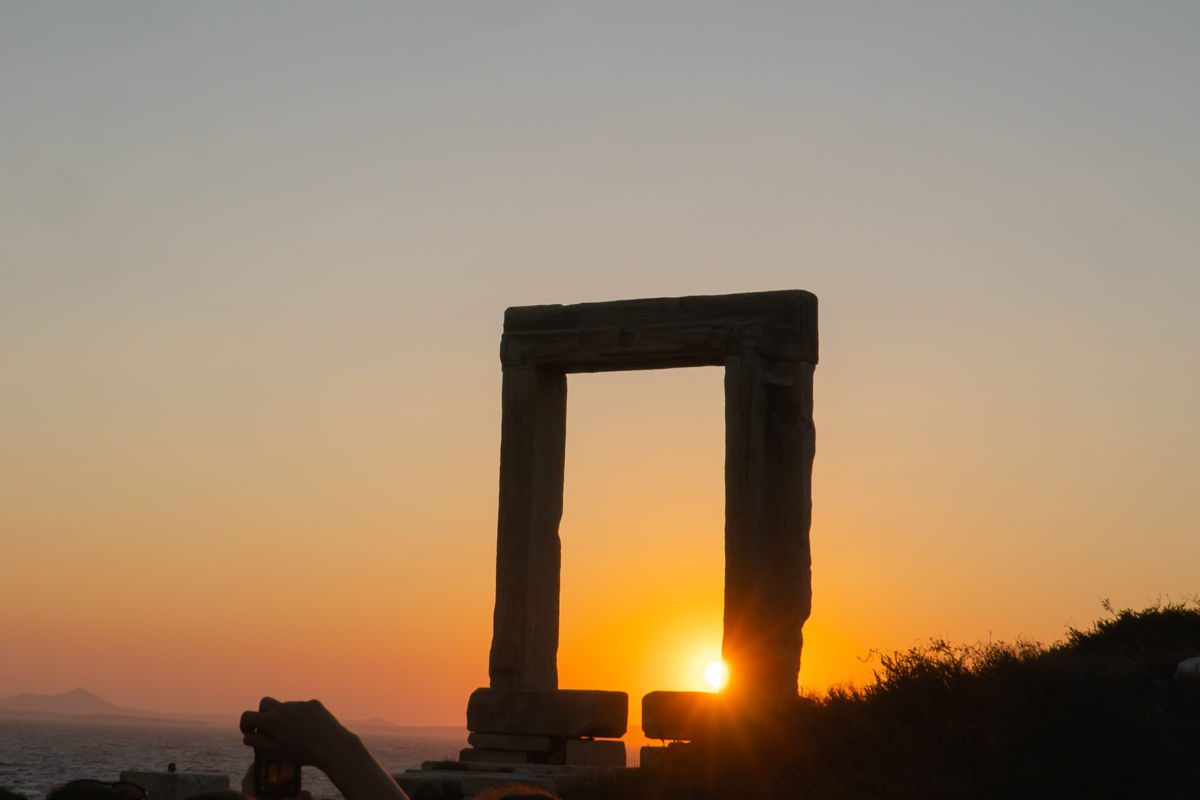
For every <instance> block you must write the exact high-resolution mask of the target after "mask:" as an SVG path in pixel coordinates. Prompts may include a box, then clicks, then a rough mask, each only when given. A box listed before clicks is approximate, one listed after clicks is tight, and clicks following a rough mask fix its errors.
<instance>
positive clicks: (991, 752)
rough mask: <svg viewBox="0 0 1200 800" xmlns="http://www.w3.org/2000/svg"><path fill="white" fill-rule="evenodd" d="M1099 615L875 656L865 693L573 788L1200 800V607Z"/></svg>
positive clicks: (634, 797) (852, 692)
mask: <svg viewBox="0 0 1200 800" xmlns="http://www.w3.org/2000/svg"><path fill="white" fill-rule="evenodd" d="M1107 611H1108V615H1107V616H1106V617H1105V618H1103V619H1101V620H1099V621H1098V622H1096V623H1095V624H1094V625H1092V626H1091V627H1090V628H1088V629H1086V630H1075V629H1072V630H1069V631H1068V632H1067V635H1066V638H1065V639H1064V640H1063V641H1061V642H1058V643H1055V644H1053V645H1050V646H1043V645H1040V644H1035V643H1029V642H1018V643H1016V644H1004V643H987V644H977V645H954V644H950V643H948V642H944V641H933V642H931V643H930V644H929V645H927V646H925V647H921V648H916V649H913V650H908V651H905V652H897V653H892V654H890V655H886V656H883V657H882V658H881V662H880V667H879V669H878V671H877V673H876V676H875V680H874V681H873V682H872V683H870V684H869V685H867V686H865V687H862V688H855V689H838V690H834V691H831V692H830V693H828V694H827V695H826V696H823V697H819V698H811V702H804V703H801V704H799V706H798V707H797V708H796V709H795V710H794V711H793V712H792V713H790V714H789V715H788V718H787V719H786V721H784V722H782V723H781V724H778V725H776V726H774V727H772V728H770V729H769V730H768V729H764V730H759V731H757V732H749V731H740V732H739V731H723V732H722V733H721V736H720V739H721V741H720V742H718V743H716V744H714V745H713V747H712V748H711V749H709V750H707V751H705V752H700V753H693V756H695V757H693V758H685V759H680V760H679V761H678V763H675V764H673V765H670V766H667V767H664V768H663V769H661V770H658V771H652V770H640V771H635V772H633V773H632V774H630V775H627V776H622V777H620V778H610V779H606V780H605V781H592V782H588V783H581V784H580V785H578V786H576V787H574V788H573V789H571V790H570V791H568V792H567V793H566V798H567V800H593V798H600V797H624V798H630V800H651V799H652V798H653V799H654V800H677V799H679V800H682V798H700V797H722V798H742V797H772V796H777V797H796V798H811V799H812V800H835V799H836V800H843V799H845V800H850V799H851V798H853V799H854V800H860V799H865V798H888V800H908V799H909V798H912V799H913V800H916V798H920V799H921V800H933V799H934V798H1004V800H1013V799H1014V798H1042V797H1045V798H1055V799H1056V800H1061V799H1062V798H1089V800H1091V799H1094V798H1107V797H1113V798H1116V797H1121V798H1129V797H1145V798H1189V799H1190V800H1195V798H1200V693H1198V692H1197V691H1196V689H1195V688H1194V687H1192V686H1188V685H1184V684H1183V683H1182V682H1180V681H1176V680H1174V678H1173V673H1174V669H1175V666H1176V664H1177V663H1178V662H1179V661H1181V660H1183V659H1184V658H1187V657H1191V656H1195V655H1200V606H1197V605H1196V604H1195V603H1192V604H1188V605H1180V604H1167V605H1158V606H1154V607H1152V608H1147V609H1144V610H1142V611H1131V610H1123V611H1119V612H1115V611H1112V610H1111V609H1107ZM747 738H749V739H752V740H753V741H752V742H750V743H749V745H750V746H746V745H747Z"/></svg>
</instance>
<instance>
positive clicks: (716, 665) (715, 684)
mask: <svg viewBox="0 0 1200 800" xmlns="http://www.w3.org/2000/svg"><path fill="white" fill-rule="evenodd" d="M728 680H729V668H728V667H726V666H725V662H724V661H721V660H719V659H718V660H717V661H713V662H711V663H710V664H709V665H708V666H707V667H705V668H704V682H705V683H707V684H708V685H709V686H711V687H712V688H713V690H714V691H717V692H719V691H721V690H722V689H724V688H725V683H726V682H727V681H728Z"/></svg>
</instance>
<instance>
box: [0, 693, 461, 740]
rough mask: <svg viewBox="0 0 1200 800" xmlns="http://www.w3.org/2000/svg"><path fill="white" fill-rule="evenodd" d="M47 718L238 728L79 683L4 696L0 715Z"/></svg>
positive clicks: (410, 730) (378, 722)
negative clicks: (138, 704) (120, 700)
mask: <svg viewBox="0 0 1200 800" xmlns="http://www.w3.org/2000/svg"><path fill="white" fill-rule="evenodd" d="M6 718H7V719H14V718H16V719H44V720H62V721H70V720H75V721H86V722H102V723H103V722H107V723H112V724H116V725H197V726H213V727H228V728H230V729H231V730H237V718H238V715H237V713H233V712H230V713H227V714H219V713H218V714H210V713H173V712H164V711H150V710H148V709H144V708H134V707H132V706H121V705H117V704H116V703H113V702H110V701H109V700H106V699H104V698H103V697H101V696H100V695H98V694H96V693H95V692H92V691H89V690H88V689H85V688H83V687H76V688H74V689H71V690H69V691H66V692H59V693H58V694H36V693H33V692H25V693H22V694H16V695H12V696H11V697H4V698H0V719H6ZM347 724H349V725H353V726H354V727H355V728H356V729H359V730H362V731H364V732H367V733H376V734H389V733H390V734H405V735H434V736H438V735H445V734H447V733H450V732H453V733H456V734H457V733H461V732H463V729H462V728H461V727H458V726H454V725H399V724H397V723H395V722H392V721H391V720H387V719H383V718H382V717H372V718H370V719H360V720H349V721H348V723H347Z"/></svg>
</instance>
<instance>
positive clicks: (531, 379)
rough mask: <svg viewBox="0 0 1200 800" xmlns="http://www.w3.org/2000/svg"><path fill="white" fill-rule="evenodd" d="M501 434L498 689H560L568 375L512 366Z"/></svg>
mask: <svg viewBox="0 0 1200 800" xmlns="http://www.w3.org/2000/svg"><path fill="white" fill-rule="evenodd" d="M501 402H502V413H503V417H502V422H501V429H500V513H499V522H498V526H497V543H496V608H495V614H494V617H493V624H492V625H493V626H492V649H491V654H490V658H489V662H488V675H489V677H490V681H491V686H492V687H493V688H505V689H507V688H518V689H557V688H558V590H559V567H560V544H559V538H558V523H559V521H560V519H561V518H562V494H563V460H564V455H565V451H566V435H567V376H566V375H565V374H564V373H563V372H561V371H554V370H548V369H543V368H540V367H534V366H506V367H505V368H504V375H503V389H502V401H501Z"/></svg>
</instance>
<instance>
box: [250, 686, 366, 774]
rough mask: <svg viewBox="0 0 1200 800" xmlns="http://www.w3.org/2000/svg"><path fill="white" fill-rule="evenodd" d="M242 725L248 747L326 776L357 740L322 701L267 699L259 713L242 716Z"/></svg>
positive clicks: (251, 712)
mask: <svg viewBox="0 0 1200 800" xmlns="http://www.w3.org/2000/svg"><path fill="white" fill-rule="evenodd" d="M240 726H241V729H242V734H243V738H242V741H243V742H244V743H245V744H247V745H249V746H251V747H262V748H265V749H268V750H272V751H274V752H276V753H279V754H280V755H281V756H283V757H284V758H286V759H288V760H290V761H295V762H296V763H297V764H308V765H311V766H314V767H317V768H318V769H320V770H322V771H324V772H326V773H328V772H329V767H330V766H331V764H332V763H333V762H335V761H336V760H337V759H338V757H339V754H340V753H342V752H344V751H345V750H346V749H347V748H350V747H352V746H353V745H354V743H356V742H357V739H358V737H356V736H355V735H354V734H353V733H351V732H350V731H348V730H346V728H345V727H344V726H343V725H342V723H340V722H338V720H337V718H336V717H334V716H333V714H331V713H329V711H328V710H327V709H326V708H325V706H323V705H322V704H321V702H320V701H319V700H307V701H291V702H286V703H281V702H279V701H278V700H276V699H275V698H273V697H264V698H263V699H262V700H260V701H259V704H258V711H246V712H244V713H243V714H242V719H241V722H240Z"/></svg>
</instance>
